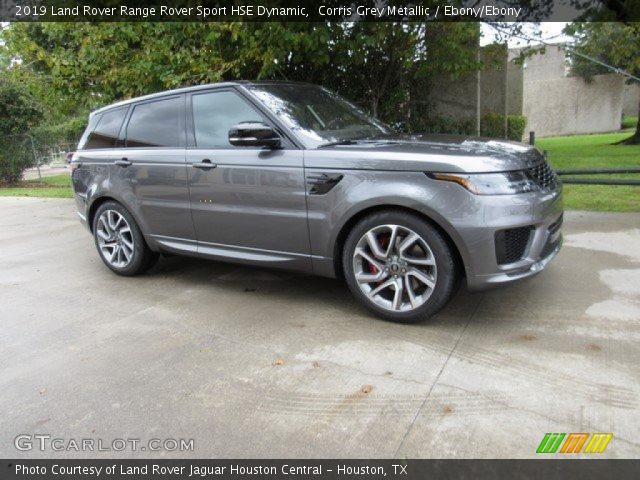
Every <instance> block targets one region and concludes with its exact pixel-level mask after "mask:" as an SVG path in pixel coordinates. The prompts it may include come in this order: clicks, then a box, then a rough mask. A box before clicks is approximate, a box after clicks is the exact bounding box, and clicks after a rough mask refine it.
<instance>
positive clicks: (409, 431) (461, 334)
mask: <svg viewBox="0 0 640 480" xmlns="http://www.w3.org/2000/svg"><path fill="white" fill-rule="evenodd" d="M483 299H484V296H482V297H481V298H480V300H478V303H477V304H476V306H475V308H474V309H473V311H472V312H471V314H470V315H469V318H467V321H466V323H465V325H464V327H463V328H462V330H461V331H460V334H459V335H458V338H457V339H456V343H454V345H453V347H452V348H451V350H450V351H449V354H448V355H447V358H446V360H445V361H444V363H443V364H442V367H441V368H440V371H439V372H438V374H437V375H436V378H435V379H434V380H433V383H432V384H431V387H429V391H427V395H426V396H425V397H424V400H423V401H422V403H421V404H420V407H418V410H417V411H416V413H415V415H414V416H413V418H412V419H411V423H410V424H409V426H408V427H407V431H406V432H404V435H403V436H402V440H400V443H399V444H398V448H397V449H396V451H395V453H394V455H393V456H394V458H398V455H399V454H400V450H402V447H403V446H404V442H405V441H406V440H407V437H408V436H409V433H411V430H412V429H413V426H414V425H415V423H416V420H417V419H418V417H419V416H420V412H422V409H423V408H424V406H425V405H426V404H427V401H428V400H429V398H430V397H431V393H432V392H433V389H434V388H435V386H436V384H437V383H438V380H440V376H441V375H442V372H444V369H445V368H446V367H447V365H448V363H449V360H451V356H452V355H453V352H454V351H455V350H456V348H457V347H458V344H459V343H460V340H462V337H463V336H464V334H465V332H466V331H467V328H468V327H469V324H470V323H471V320H472V319H473V317H475V315H476V313H477V312H478V309H479V308H480V304H481V303H482V300H483Z"/></svg>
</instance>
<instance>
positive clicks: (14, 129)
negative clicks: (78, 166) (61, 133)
mask: <svg viewBox="0 0 640 480" xmlns="http://www.w3.org/2000/svg"><path fill="white" fill-rule="evenodd" d="M40 116H41V108H40V105H39V104H38V102H37V101H36V99H35V98H34V97H33V95H31V93H29V91H28V90H27V89H26V88H25V87H24V86H23V85H21V84H19V83H18V82H17V81H15V80H13V79H11V78H10V77H8V76H5V77H0V145H2V150H1V151H0V180H2V181H3V182H6V183H9V184H13V183H16V182H18V181H19V180H20V178H21V177H22V172H23V171H24V170H25V169H26V168H27V167H28V166H30V165H31V164H32V163H33V161H34V160H33V150H32V149H31V140H30V138H29V137H28V135H27V134H28V132H29V131H30V129H31V128H32V127H33V126H34V125H36V124H37V123H38V121H39V120H40Z"/></svg>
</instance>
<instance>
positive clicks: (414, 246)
mask: <svg viewBox="0 0 640 480" xmlns="http://www.w3.org/2000/svg"><path fill="white" fill-rule="evenodd" d="M342 264H343V267H344V273H345V279H346V281H347V284H348V285H349V288H350V290H351V292H352V293H353V294H354V295H355V297H356V298H358V300H360V302H362V303H363V304H364V306H365V307H367V308H368V309H369V310H371V311H373V312H375V313H376V314H377V315H379V316H381V317H383V318H385V319H388V320H393V321H397V322H418V321H420V320H423V319H425V318H427V317H430V316H431V315H433V314H435V313H436V312H437V311H438V310H440V309H441V308H442V307H443V306H444V305H445V304H446V303H447V301H448V300H449V299H450V298H451V295H452V294H453V291H454V289H455V285H456V276H457V273H456V263H455V259H454V256H453V253H452V252H451V249H450V248H449V246H448V244H447V242H446V240H445V239H444V238H443V236H442V234H441V233H440V232H439V231H438V230H437V229H435V228H434V227H433V226H431V225H430V224H428V223H427V222H425V221H424V220H423V219H422V218H420V217H419V216H417V215H413V214H410V213H407V212H403V211H393V210H390V211H384V212H379V213H375V214H372V215H369V216H367V217H365V218H364V219H363V220H361V221H360V222H358V224H357V225H356V226H355V227H354V228H353V229H352V231H351V232H350V233H349V236H348V237H347V240H346V242H345V248H344V251H343V258H342Z"/></svg>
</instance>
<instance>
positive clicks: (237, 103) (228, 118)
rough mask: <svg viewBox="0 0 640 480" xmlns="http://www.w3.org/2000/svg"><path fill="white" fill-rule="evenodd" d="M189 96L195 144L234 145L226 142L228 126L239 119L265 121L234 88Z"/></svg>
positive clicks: (242, 120)
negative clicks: (191, 106) (232, 89)
mask: <svg viewBox="0 0 640 480" xmlns="http://www.w3.org/2000/svg"><path fill="white" fill-rule="evenodd" d="M191 98H192V105H193V124H194V131H195V140H196V147H197V148H236V147H233V146H232V145H231V144H230V143H229V129H230V128H231V127H233V126H234V125H236V124H238V123H241V122H265V118H264V117H263V116H262V115H261V114H260V113H258V112H257V111H256V110H255V109H254V108H253V107H252V106H251V105H249V104H248V103H247V102H246V101H245V100H244V99H243V98H242V97H241V96H240V95H238V94H237V93H236V92H233V91H229V90H223V91H220V92H208V93H200V94H197V95H193V96H192V97H191Z"/></svg>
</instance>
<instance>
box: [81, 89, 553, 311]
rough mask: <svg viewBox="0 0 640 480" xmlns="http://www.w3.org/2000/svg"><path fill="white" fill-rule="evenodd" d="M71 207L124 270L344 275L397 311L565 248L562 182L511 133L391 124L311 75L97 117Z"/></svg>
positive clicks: (493, 280)
mask: <svg viewBox="0 0 640 480" xmlns="http://www.w3.org/2000/svg"><path fill="white" fill-rule="evenodd" d="M72 169H73V187H74V191H75V198H76V202H77V208H78V215H79V216H80V218H81V219H82V221H83V222H84V223H86V225H87V226H88V228H89V230H90V231H91V232H92V234H93V236H94V239H95V243H96V246H97V249H98V252H99V254H100V256H101V257H102V260H103V261H104V263H105V264H106V265H107V266H108V267H109V268H110V269H111V270H113V271H114V272H116V273H118V274H121V275H134V274H136V273H140V272H142V271H144V270H145V269H147V268H149V267H150V266H151V265H153V263H154V262H155V260H156V259H157V257H158V254H159V253H161V252H166V253H173V254H185V255H192V256H198V257H202V258H211V259H218V260H225V261H233V262H241V263H247V264H254V265H263V266H269V267H281V268H288V269H292V270H299V271H303V272H308V273H314V274H317V275H323V276H328V277H335V276H344V278H345V280H346V283H347V284H348V286H349V288H350V289H351V291H352V292H353V294H354V295H355V296H356V298H358V299H359V300H360V301H361V302H362V303H363V304H364V305H365V306H366V307H368V308H369V309H371V310H372V311H374V312H375V313H377V314H378V315H380V316H382V317H385V318H388V319H391V320H396V321H417V320H419V319H421V318H426V317H428V316H429V315H432V314H433V313H435V312H436V311H438V310H439V309H440V308H441V307H442V306H443V305H444V304H445V303H446V302H447V300H448V299H449V298H450V297H451V295H452V293H453V290H454V286H455V285H456V279H457V277H458V276H461V275H464V276H465V277H466V282H467V284H468V286H469V287H470V288H471V289H479V288H483V287H487V286H491V285H498V284H503V283H507V282H511V281H513V280H518V279H522V278H525V277H529V276H532V275H534V274H536V273H537V272H539V271H541V270H542V269H543V268H544V267H545V266H546V265H547V264H548V263H549V261H550V260H551V259H552V258H553V257H554V256H555V255H556V254H557V252H558V250H559V249H560V244H561V233H560V227H561V224H562V199H561V185H560V182H559V181H558V180H557V178H556V176H555V174H554V173H553V171H552V170H551V169H550V168H549V166H548V165H547V163H546V161H545V159H544V158H543V156H542V155H541V154H540V153H539V152H538V151H537V150H536V149H535V148H533V147H530V146H527V145H522V144H518V143H511V142H502V141H492V140H487V139H478V138H464V137H446V136H434V137H429V138H426V137H424V138H423V137H408V136H402V135H396V134H393V133H392V132H391V131H390V130H389V128H388V127H386V126H385V125H383V124H381V123H380V122H378V121H377V120H375V119H373V118H370V117H369V116H367V115H366V114H364V113H363V112H362V111H360V110H358V109H357V108H355V107H354V106H353V105H351V104H349V103H348V102H346V101H344V100H343V99H341V98H340V97H338V96H336V95H335V94H333V93H331V92H329V91H327V90H325V89H323V88H321V87H318V86H314V85H308V84H299V83H290V82H285V83H281V82H268V83H260V82H256V83H250V82H237V83H223V84H216V85H206V86H198V87H191V88H184V89H179V90H172V91H168V92H163V93H159V94H154V95H149V96H145V97H141V98H136V99H132V100H127V101H124V102H120V103H117V104H114V105H110V106H108V107H105V108H102V109H100V110H97V111H95V112H93V113H92V114H91V116H90V119H89V125H88V127H87V129H86V132H85V133H84V135H83V137H82V139H81V141H80V144H79V145H78V149H77V152H76V153H75V154H74V156H73V160H72Z"/></svg>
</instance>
